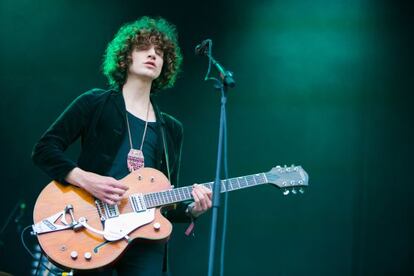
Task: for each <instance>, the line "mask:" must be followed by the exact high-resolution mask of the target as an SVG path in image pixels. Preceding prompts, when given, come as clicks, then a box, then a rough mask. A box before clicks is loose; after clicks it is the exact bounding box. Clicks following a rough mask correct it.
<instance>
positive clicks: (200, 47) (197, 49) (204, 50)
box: [194, 39, 211, 56]
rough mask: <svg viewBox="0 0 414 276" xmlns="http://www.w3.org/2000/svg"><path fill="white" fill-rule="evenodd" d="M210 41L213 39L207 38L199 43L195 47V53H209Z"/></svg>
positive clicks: (200, 54) (201, 54)
mask: <svg viewBox="0 0 414 276" xmlns="http://www.w3.org/2000/svg"><path fill="white" fill-rule="evenodd" d="M210 43H211V39H205V40H203V41H201V43H200V44H198V45H197V46H196V47H195V49H194V52H195V54H196V55H199V56H203V55H205V54H206V53H207V49H208V45H209V44H210Z"/></svg>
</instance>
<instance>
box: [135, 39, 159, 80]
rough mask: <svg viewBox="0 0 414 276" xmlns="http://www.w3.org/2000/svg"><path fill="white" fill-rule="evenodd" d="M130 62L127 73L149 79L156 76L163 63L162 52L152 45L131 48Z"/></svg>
mask: <svg viewBox="0 0 414 276" xmlns="http://www.w3.org/2000/svg"><path fill="white" fill-rule="evenodd" d="M131 57H132V64H131V65H130V67H129V71H128V73H129V74H132V75H136V76H139V77H143V78H147V79H149V80H151V81H153V80H155V79H156V78H158V77H159V76H160V74H161V70H162V65H163V64H164V59H163V57H164V53H163V52H162V51H161V50H159V49H158V48H157V47H156V46H154V45H149V46H148V47H140V48H135V49H134V50H132V53H131Z"/></svg>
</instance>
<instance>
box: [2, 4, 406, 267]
mask: <svg viewBox="0 0 414 276" xmlns="http://www.w3.org/2000/svg"><path fill="white" fill-rule="evenodd" d="M172 2H173V1H146V2H144V1H75V0H72V1H51V0H49V1H29V0H3V1H1V2H0V37H1V45H0V82H1V101H0V118H1V140H0V145H1V157H0V158H1V159H0V160H1V175H2V178H1V184H2V187H3V190H2V191H3V192H2V194H3V197H2V200H1V201H0V202H1V208H0V225H2V224H4V223H5V221H6V218H7V217H8V214H9V213H10V212H11V211H12V209H13V207H14V206H15V204H16V203H17V202H19V200H24V201H25V202H26V203H27V212H26V214H25V216H24V219H23V224H24V225H29V224H30V223H31V222H32V221H31V212H32V208H33V204H34V201H35V199H36V197H37V194H38V193H39V191H40V190H41V189H42V187H43V186H44V185H45V184H46V183H48V182H49V179H48V178H47V177H46V176H45V175H44V174H43V173H42V172H40V170H38V169H37V168H35V167H34V166H33V165H32V163H31V160H30V154H31V148H32V146H33V144H34V143H35V142H36V140H37V139H38V138H39V137H40V135H41V134H42V132H43V131H44V130H45V129H46V128H47V127H48V126H49V124H50V123H51V122H52V121H53V120H54V119H55V118H56V117H57V116H58V114H59V113H60V112H61V111H62V109H63V108H64V107H65V106H66V105H67V104H68V103H69V102H70V101H71V100H73V99H74V98H75V97H76V96H77V95H79V94H80V93H82V92H84V91H86V90H88V89H90V88H92V87H105V86H106V83H105V79H104V78H103V76H102V75H101V73H100V69H99V68H100V63H101V59H102V54H103V51H104V49H105V47H106V44H107V43H108V42H109V41H110V39H111V38H112V36H113V35H114V33H115V32H116V30H117V29H118V28H119V26H120V25H121V24H122V23H125V22H128V21H132V20H134V19H136V18H137V17H140V16H142V15H151V16H157V15H160V16H163V17H165V18H166V19H168V20H169V21H171V22H173V23H175V24H176V25H177V28H178V30H179V35H180V38H179V41H180V44H181V46H182V50H183V52H184V67H183V73H182V74H181V76H180V78H179V80H178V82H177V85H176V87H175V88H174V89H171V90H169V91H165V92H163V93H162V94H161V95H160V97H159V98H160V102H161V106H162V107H163V109H164V110H166V111H167V112H169V113H172V114H174V115H175V116H176V117H177V118H178V119H179V120H181V121H182V122H183V123H184V125H185V144H184V155H183V163H182V173H181V184H183V185H189V184H192V183H193V182H205V181H209V180H211V179H213V177H214V172H215V159H216V157H215V155H216V143H217V138H216V137H217V126H218V111H219V110H218V105H219V95H218V94H217V93H216V92H215V91H213V90H212V88H211V84H209V83H204V82H203V81H202V79H203V77H204V73H205V70H206V66H207V61H206V59H205V58H201V57H195V56H194V55H193V48H194V46H195V45H196V44H197V43H199V42H200V41H201V40H202V39H205V38H212V39H213V41H214V49H213V51H214V55H215V56H216V57H217V58H218V60H220V61H221V62H222V63H223V64H224V65H225V66H227V67H228V68H229V69H231V70H233V71H234V72H235V77H236V80H237V87H236V89H234V90H233V91H231V93H230V94H229V101H228V125H229V130H228V134H229V169H230V175H231V176H238V175H244V174H250V173H255V172H259V171H267V170H269V169H270V168H271V167H272V166H275V165H278V164H281V165H284V164H288V165H290V164H292V163H294V164H300V165H302V166H303V167H304V168H305V169H306V170H307V172H308V173H309V175H310V188H309V189H308V190H307V192H306V193H305V194H304V195H302V196H288V197H285V196H283V195H282V193H281V192H280V191H279V190H277V189H274V188H273V187H270V186H263V187H257V188H253V189H250V190H243V191H238V192H235V193H232V194H231V195H230V199H229V225H228V240H227V246H226V268H225V272H226V275H384V274H388V275H391V274H393V275H395V274H406V275H407V274H410V273H411V274H413V273H414V271H413V270H414V269H413V267H412V263H413V262H414V256H413V235H412V233H413V232H414V231H413V223H412V221H413V215H412V206H413V205H412V203H411V201H412V200H411V197H412V195H413V192H414V188H413V184H414V182H413V180H412V179H413V177H412V176H411V172H412V169H411V163H412V162H411V161H412V156H413V150H412V139H413V132H412V129H413V126H412V119H411V117H412V111H411V108H412V107H411V106H412V99H413V96H412V93H413V92H414V91H413V70H412V64H413V63H412V61H413V56H414V55H413V53H412V49H413V37H412V30H413V17H412V8H411V7H410V5H409V4H407V3H402V2H396V1H389V2H386V1H374V0H371V1H368V0H367V1H357V0H350V1H318V0H316V1H300V0H293V1H281V0H280V1H277V0H268V1H266V0H260V1H234V0H229V1H216V0H214V1H203V2H201V1H181V2H180V1H177V2H175V3H172ZM76 151H77V150H76V147H75V148H74V149H72V150H71V151H70V153H69V154H71V155H72V156H75V155H76ZM209 225H210V216H209V215H205V216H203V217H202V218H200V219H199V221H198V223H197V226H196V230H195V237H193V238H186V237H185V236H184V235H183V231H184V229H185V226H184V225H176V227H175V231H174V235H173V237H172V240H171V270H172V272H173V275H205V274H206V271H207V256H208V238H209ZM16 228H17V227H16V225H15V224H14V223H13V222H12V223H11V224H10V225H9V226H8V227H7V228H6V229H5V231H4V233H3V234H2V236H1V237H0V240H1V241H2V244H0V271H2V270H4V271H8V272H12V273H14V274H16V275H28V274H29V270H30V262H31V260H30V258H29V256H28V255H27V253H26V252H24V250H23V248H22V245H21V243H20V241H19V236H18V234H17V231H16ZM31 241H33V239H31ZM29 243H30V244H33V242H29ZM17 263H19V265H17ZM216 263H217V262H216Z"/></svg>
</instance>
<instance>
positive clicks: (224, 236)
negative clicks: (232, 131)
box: [220, 86, 229, 276]
mask: <svg viewBox="0 0 414 276" xmlns="http://www.w3.org/2000/svg"><path fill="white" fill-rule="evenodd" d="M221 91H222V93H225V92H224V87H223V86H222V87H221ZM223 125H224V127H223V130H224V135H223V136H224V141H223V167H224V179H226V181H225V186H226V192H225V193H224V208H223V229H222V234H221V252H220V275H221V276H223V275H224V255H225V254H224V252H225V245H226V233H227V206H228V198H229V193H228V182H229V181H228V178H229V173H228V167H227V114H226V110H225V109H224V116H223Z"/></svg>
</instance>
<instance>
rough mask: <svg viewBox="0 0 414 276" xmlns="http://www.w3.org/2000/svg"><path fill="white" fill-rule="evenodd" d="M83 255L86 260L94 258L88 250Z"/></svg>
mask: <svg viewBox="0 0 414 276" xmlns="http://www.w3.org/2000/svg"><path fill="white" fill-rule="evenodd" d="M83 256H84V257H85V260H87V261H89V260H90V259H92V254H91V252H86V253H85V254H84V255H83Z"/></svg>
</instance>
